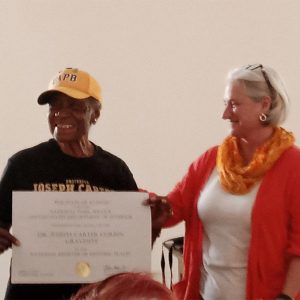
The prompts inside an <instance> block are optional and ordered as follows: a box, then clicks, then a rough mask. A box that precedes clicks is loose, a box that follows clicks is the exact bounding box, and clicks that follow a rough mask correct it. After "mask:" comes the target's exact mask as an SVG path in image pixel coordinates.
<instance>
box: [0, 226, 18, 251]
mask: <svg viewBox="0 0 300 300" xmlns="http://www.w3.org/2000/svg"><path fill="white" fill-rule="evenodd" d="M12 245H16V246H20V241H19V240H18V239H17V238H16V237H14V236H13V235H12V234H10V233H9V231H8V230H6V229H4V228H0V254H2V253H3V252H4V251H6V250H7V249H8V248H11V246H12Z"/></svg>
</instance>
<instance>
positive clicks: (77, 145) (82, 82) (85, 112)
mask: <svg viewBox="0 0 300 300" xmlns="http://www.w3.org/2000/svg"><path fill="white" fill-rule="evenodd" d="M101 102H102V97H101V88H100V86H99V84H98V83H97V81H96V80H95V79H94V78H93V77H92V76H91V75H89V74H88V73H87V72H84V71H81V70H79V69H76V68H66V69H64V70H63V71H60V72H58V74H56V75H55V77H54V78H53V79H52V80H51V81H50V83H49V87H48V90H47V91H45V92H44V93H42V94H41V95H40V96H39V97H38V103H39V104H49V116H48V122H49V127H50V132H51V134H52V135H53V137H54V138H55V140H56V141H57V142H58V144H59V146H60V148H61V150H62V151H63V152H65V153H66V154H69V155H71V156H77V157H89V156H92V155H93V153H94V146H93V145H92V143H91V142H90V141H89V130H90V128H91V126H92V125H94V124H96V122H97V120H98V118H99V116H100V109H101Z"/></svg>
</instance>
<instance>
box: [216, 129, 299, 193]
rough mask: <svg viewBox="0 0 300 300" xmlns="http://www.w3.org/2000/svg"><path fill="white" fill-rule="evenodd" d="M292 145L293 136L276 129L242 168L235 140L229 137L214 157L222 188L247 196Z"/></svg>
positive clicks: (283, 130) (241, 160)
mask: <svg viewBox="0 0 300 300" xmlns="http://www.w3.org/2000/svg"><path fill="white" fill-rule="evenodd" d="M294 142H295V138H294V135H293V133H291V132H287V131H286V130H285V129H283V128H281V127H277V128H275V130H274V133H273V135H272V137H271V138H270V139H269V140H267V141H266V142H265V143H263V144H262V145H261V146H259V147H258V148H257V149H256V150H255V152H254V155H253V158H252V160H251V161H250V162H249V164H248V165H246V166H245V165H243V159H242V157H241V155H240V152H239V149H238V144H237V138H236V137H234V136H228V137H227V138H226V139H225V140H224V142H223V143H222V145H220V146H219V148H218V154H217V169H218V172H219V179H220V183H221V186H222V187H223V188H224V190H225V191H227V192H229V193H231V194H236V195H243V194H246V193H248V192H249V191H250V189H251V188H252V187H253V185H254V184H255V183H256V182H258V181H259V180H260V179H261V178H262V177H263V176H264V174H265V173H266V172H267V171H268V170H269V169H270V168H271V167H272V166H273V164H274V163H275V162H276V161H277V159H278V158H279V157H280V156H281V154H282V153H283V152H284V151H285V150H286V149H288V148H289V147H291V146H292V145H293V144H294Z"/></svg>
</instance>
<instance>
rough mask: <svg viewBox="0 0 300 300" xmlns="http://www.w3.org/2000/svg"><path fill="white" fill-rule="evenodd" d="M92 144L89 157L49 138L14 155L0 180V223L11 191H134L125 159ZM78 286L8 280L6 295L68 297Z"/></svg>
mask: <svg viewBox="0 0 300 300" xmlns="http://www.w3.org/2000/svg"><path fill="white" fill-rule="evenodd" d="M94 147H95V154H94V155H93V156H92V157H89V158H75V157H71V156H68V155H66V154H64V153H63V152H62V151H61V150H60V148H59V146H58V144H57V142H56V141H55V140H54V139H51V140H49V141H48V142H44V143H41V144H39V145H37V146H34V147H32V148H29V149H25V150H22V151H20V152H18V153H16V154H15V155H13V156H12V157H11V158H10V159H9V160H8V163H7V166H6V168H5V170H4V172H3V175H2V178H1V181H0V226H3V227H6V228H9V227H10V226H11V218H12V191H37V192H43V191H61V192H68V191H87V192H91V191H95V192H97V191H137V185H136V183H135V180H134V178H133V176H132V174H131V172H130V170H129V168H128V167H127V165H126V164H125V162H124V161H122V160H121V159H120V158H118V157H117V156H115V155H113V154H111V153H109V152H107V151H104V150H103V149H102V148H101V147H99V146H96V145H94ZM54 263H55V262H54ZM78 287H79V285H74V284H60V285H57V284H51V285H48V284H46V285H45V284H42V285H40V284H39V285H32V284H10V282H9V284H8V289H7V293H6V299H7V300H8V299H39V300H42V299H55V300H56V299H69V297H70V295H71V294H72V293H74V292H76V291H77V289H78Z"/></svg>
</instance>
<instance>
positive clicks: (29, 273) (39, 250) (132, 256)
mask: <svg viewBox="0 0 300 300" xmlns="http://www.w3.org/2000/svg"><path fill="white" fill-rule="evenodd" d="M145 199H147V194H146V193H139V192H13V222H12V226H13V227H12V228H13V234H14V235H15V236H16V237H17V238H18V239H19V240H20V242H21V246H19V247H15V246H13V251H12V282H13V283H88V282H94V281H98V280H101V279H104V278H106V277H108V276H110V275H112V274H116V273H120V272H127V271H145V272H150V268H151V213H150V208H149V207H146V206H144V205H142V201H143V200H145Z"/></svg>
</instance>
